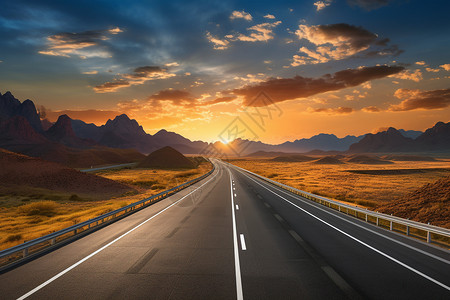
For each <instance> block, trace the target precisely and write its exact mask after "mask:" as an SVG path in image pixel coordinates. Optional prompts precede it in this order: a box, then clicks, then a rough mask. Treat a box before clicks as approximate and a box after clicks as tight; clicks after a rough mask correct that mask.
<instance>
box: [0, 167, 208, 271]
mask: <svg viewBox="0 0 450 300" xmlns="http://www.w3.org/2000/svg"><path fill="white" fill-rule="evenodd" d="M211 164H212V163H211ZM212 166H213V168H212V170H210V171H209V172H208V173H205V174H203V175H202V176H199V177H197V178H194V179H192V180H190V181H187V182H185V183H183V184H180V185H178V186H176V187H174V188H171V189H169V190H166V191H163V192H161V193H158V194H156V195H153V196H150V197H148V198H145V199H143V200H140V201H138V202H135V203H131V204H129V205H127V206H124V207H122V208H119V209H116V210H114V211H111V212H109V213H106V214H103V215H101V216H98V217H96V218H93V219H90V220H87V221H84V222H81V223H79V224H76V225H73V226H70V227H68V228H65V229H62V230H59V231H56V232H54V233H51V234H48V235H45V236H42V237H40V238H37V239H34V240H31V241H28V242H24V243H23V244H20V245H17V246H14V247H11V248H8V249H5V250H2V251H0V272H1V271H3V270H6V269H8V268H10V267H12V266H14V265H17V264H19V263H21V262H23V261H24V260H26V259H31V258H32V257H35V256H37V255H39V254H41V253H42V252H43V251H48V250H50V249H52V248H56V247H58V246H60V245H61V244H62V243H64V242H68V241H70V240H71V239H73V238H76V237H79V236H80V235H82V234H83V235H85V234H88V233H90V232H92V231H94V230H96V229H99V228H100V227H103V226H106V225H107V224H110V223H112V222H114V221H117V220H118V219H120V218H123V217H126V216H128V215H130V214H132V213H134V212H136V211H138V210H141V209H142V208H145V207H147V206H149V205H151V204H154V203H156V202H158V201H160V200H162V199H164V198H167V197H169V196H171V195H173V194H175V193H177V192H179V191H180V190H183V189H185V188H187V187H189V186H191V185H193V184H194V183H197V182H199V181H200V180H202V179H204V178H206V177H208V176H209V175H211V174H212V173H213V172H214V170H215V166H214V164H212Z"/></svg>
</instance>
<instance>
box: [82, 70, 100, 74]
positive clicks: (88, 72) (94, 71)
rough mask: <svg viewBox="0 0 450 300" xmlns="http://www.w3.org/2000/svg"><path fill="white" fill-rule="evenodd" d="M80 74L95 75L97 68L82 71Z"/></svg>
mask: <svg viewBox="0 0 450 300" xmlns="http://www.w3.org/2000/svg"><path fill="white" fill-rule="evenodd" d="M82 74H86V75H95V74H98V71H97V70H93V71H84V72H82Z"/></svg>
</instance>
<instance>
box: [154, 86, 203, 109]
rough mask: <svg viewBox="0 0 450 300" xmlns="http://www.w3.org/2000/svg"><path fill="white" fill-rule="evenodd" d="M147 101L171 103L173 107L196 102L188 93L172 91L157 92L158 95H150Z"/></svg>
mask: <svg viewBox="0 0 450 300" xmlns="http://www.w3.org/2000/svg"><path fill="white" fill-rule="evenodd" d="M148 99H149V100H156V101H171V102H172V104H174V105H187V104H189V105H192V104H195V102H196V101H197V98H196V97H194V96H193V95H192V94H191V93H190V92H187V91H182V90H173V89H167V90H162V91H159V92H158V93H156V94H153V95H151V96H150V97H149V98H148Z"/></svg>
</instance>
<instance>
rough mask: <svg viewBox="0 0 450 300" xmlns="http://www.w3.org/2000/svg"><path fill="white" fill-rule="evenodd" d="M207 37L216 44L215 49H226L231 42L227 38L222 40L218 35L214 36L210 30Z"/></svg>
mask: <svg viewBox="0 0 450 300" xmlns="http://www.w3.org/2000/svg"><path fill="white" fill-rule="evenodd" d="M206 38H207V39H208V41H210V42H211V43H213V44H214V49H216V50H225V49H227V48H228V45H229V44H230V42H229V41H227V40H221V39H219V38H217V37H214V36H213V35H211V33H210V32H208V31H207V32H206Z"/></svg>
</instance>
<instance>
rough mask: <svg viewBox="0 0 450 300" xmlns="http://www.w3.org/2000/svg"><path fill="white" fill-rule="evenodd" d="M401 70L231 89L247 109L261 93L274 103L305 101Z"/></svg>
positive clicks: (353, 72) (273, 81)
mask: <svg viewBox="0 0 450 300" xmlns="http://www.w3.org/2000/svg"><path fill="white" fill-rule="evenodd" d="M403 70H404V68H403V67H401V66H373V67H361V68H357V69H347V70H343V71H339V72H336V73H334V74H326V75H324V76H322V77H319V78H310V77H302V76H295V77H293V78H270V79H268V80H266V81H264V82H261V83H258V84H255V85H247V86H244V87H242V88H238V89H234V90H232V91H231V92H232V93H233V94H234V95H238V96H242V97H244V104H245V105H250V104H251V103H252V100H253V98H254V97H255V96H256V95H258V94H259V93H260V92H261V91H264V92H265V93H267V95H269V96H270V97H271V98H272V101H273V102H282V101H286V100H293V99H298V98H306V97H309V96H313V95H316V94H320V93H325V92H329V91H335V90H340V89H344V88H348V87H354V86H358V85H360V84H363V83H365V82H368V81H370V80H374V79H379V78H384V77H387V76H389V75H392V74H396V73H399V72H401V71H403Z"/></svg>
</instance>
